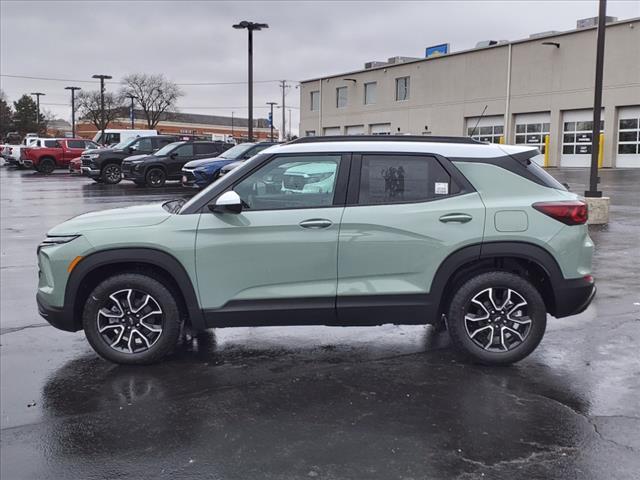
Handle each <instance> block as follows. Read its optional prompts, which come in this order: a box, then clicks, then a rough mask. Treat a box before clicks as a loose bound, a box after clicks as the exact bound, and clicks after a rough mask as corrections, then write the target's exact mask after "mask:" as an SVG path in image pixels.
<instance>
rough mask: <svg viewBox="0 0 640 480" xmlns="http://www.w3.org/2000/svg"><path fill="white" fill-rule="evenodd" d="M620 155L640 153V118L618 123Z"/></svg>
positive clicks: (623, 119) (622, 120)
mask: <svg viewBox="0 0 640 480" xmlns="http://www.w3.org/2000/svg"><path fill="white" fill-rule="evenodd" d="M618 153H621V154H636V153H640V118H621V119H620V122H619V123H618Z"/></svg>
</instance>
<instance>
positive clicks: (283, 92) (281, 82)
mask: <svg viewBox="0 0 640 480" xmlns="http://www.w3.org/2000/svg"><path fill="white" fill-rule="evenodd" d="M288 86H289V85H287V81H286V80H280V87H281V88H282V132H280V133H281V136H282V140H284V139H285V132H286V131H287V130H286V123H285V120H284V116H285V108H287V107H286V104H285V100H284V96H285V91H286V89H287V87H288Z"/></svg>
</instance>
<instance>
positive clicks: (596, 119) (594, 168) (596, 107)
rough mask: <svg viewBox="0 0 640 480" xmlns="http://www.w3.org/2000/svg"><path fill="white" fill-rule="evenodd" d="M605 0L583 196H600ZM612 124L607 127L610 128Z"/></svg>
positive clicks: (603, 1) (600, 19)
mask: <svg viewBox="0 0 640 480" xmlns="http://www.w3.org/2000/svg"><path fill="white" fill-rule="evenodd" d="M606 16H607V0H600V6H599V9H598V37H597V47H596V85H595V89H594V94H593V130H592V132H591V174H590V177H589V190H587V191H585V192H584V196H585V197H602V192H601V191H599V190H598V153H599V151H600V119H601V116H602V77H603V73H604V34H605V29H606ZM612 127H613V126H611V127H609V128H612Z"/></svg>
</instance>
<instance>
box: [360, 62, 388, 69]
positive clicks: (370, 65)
mask: <svg viewBox="0 0 640 480" xmlns="http://www.w3.org/2000/svg"><path fill="white" fill-rule="evenodd" d="M386 64H387V62H379V61H375V60H374V61H373V62H366V63H365V64H364V68H365V69H367V70H368V69H370V68H376V67H384V66H385V65H386Z"/></svg>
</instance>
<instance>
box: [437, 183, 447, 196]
mask: <svg viewBox="0 0 640 480" xmlns="http://www.w3.org/2000/svg"><path fill="white" fill-rule="evenodd" d="M435 194H436V195H448V194H449V184H448V183H445V182H436V183H435Z"/></svg>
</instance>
